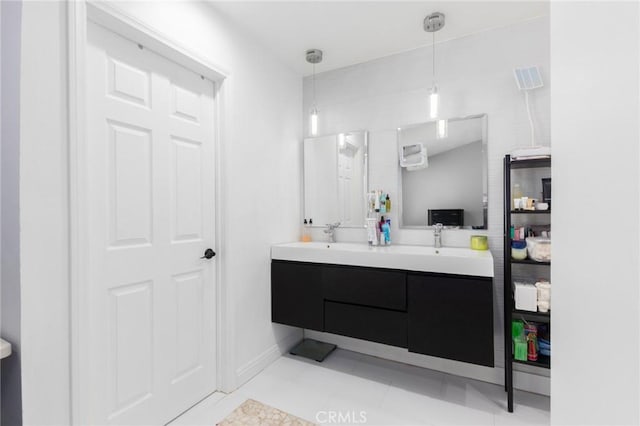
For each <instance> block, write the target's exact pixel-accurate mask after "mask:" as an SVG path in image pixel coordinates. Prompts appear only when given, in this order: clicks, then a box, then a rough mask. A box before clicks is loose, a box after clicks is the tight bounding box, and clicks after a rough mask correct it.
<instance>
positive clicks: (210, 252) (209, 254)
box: [200, 248, 216, 259]
mask: <svg viewBox="0 0 640 426" xmlns="http://www.w3.org/2000/svg"><path fill="white" fill-rule="evenodd" d="M215 255H216V252H215V251H213V250H211V249H210V248H208V249H206V250H205V251H204V256H202V257H201V258H200V259H211V258H212V257H213V256H215Z"/></svg>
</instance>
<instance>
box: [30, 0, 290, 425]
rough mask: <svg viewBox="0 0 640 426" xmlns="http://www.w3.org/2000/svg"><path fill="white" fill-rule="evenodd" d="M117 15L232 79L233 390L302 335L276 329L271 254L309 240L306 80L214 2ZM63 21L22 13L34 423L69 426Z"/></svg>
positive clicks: (42, 11)
mask: <svg viewBox="0 0 640 426" xmlns="http://www.w3.org/2000/svg"><path fill="white" fill-rule="evenodd" d="M114 7H116V8H118V9H120V10H122V11H124V12H125V13H126V14H127V15H129V16H132V17H134V18H135V19H137V20H140V21H143V22H144V23H146V24H147V25H149V26H151V27H153V28H155V29H156V30H157V31H158V32H160V33H163V34H164V35H165V36H166V37H168V38H170V39H172V40H173V41H174V42H175V43H176V44H177V45H180V46H184V47H186V48H187V49H189V50H191V51H192V52H194V53H195V54H196V55H198V56H199V57H202V58H205V59H207V60H208V61H210V62H212V63H215V64H219V65H220V66H221V67H222V68H224V69H226V70H228V71H229V72H230V76H229V77H228V79H227V80H226V82H225V83H224V85H225V89H224V90H225V99H224V102H225V110H224V115H223V119H222V122H221V123H219V124H220V125H221V128H222V143H223V148H222V152H221V156H222V161H221V162H222V164H223V194H222V197H223V198H222V203H221V205H219V206H217V208H218V212H219V213H220V214H221V215H222V218H223V220H224V223H223V229H222V232H221V233H220V234H223V236H224V241H223V244H222V245H221V246H220V245H219V246H218V249H219V252H220V256H219V257H218V258H217V261H218V262H220V263H221V266H222V268H223V274H224V276H223V280H224V282H225V285H226V286H227V288H229V289H230V296H229V298H228V299H227V301H225V303H226V304H227V307H228V308H229V309H230V311H231V312H232V315H233V318H232V320H233V323H234V327H233V328H232V329H231V330H230V336H231V338H230V341H229V342H222V343H223V344H226V345H231V346H232V347H231V350H232V352H233V354H232V357H231V358H232V362H233V365H225V366H224V367H225V368H224V371H223V372H222V373H223V374H225V373H227V374H228V376H229V382H228V383H227V385H228V387H229V388H233V387H234V386H236V385H237V384H240V383H241V382H242V381H245V380H248V379H249V378H250V377H251V376H252V375H253V374H255V373H257V372H258V371H259V370H260V369H261V368H263V367H264V366H266V365H267V364H268V363H269V362H270V361H271V360H273V359H275V358H276V357H277V356H279V355H280V353H281V351H282V350H285V349H288V346H289V345H290V344H291V343H292V342H293V341H294V340H295V339H297V338H299V337H300V332H299V330H296V329H291V328H288V327H284V326H277V325H272V323H271V319H270V279H269V276H270V275H269V270H270V269H269V247H270V245H271V244H273V243H277V242H282V241H290V240H294V239H297V238H298V235H299V223H300V221H301V214H300V208H299V206H300V205H301V196H300V195H301V189H300V183H301V179H300V177H301V166H300V165H301V161H302V151H301V144H300V141H301V139H302V132H301V119H302V117H301V113H300V105H301V103H302V82H301V76H300V75H298V74H296V73H294V72H293V71H291V70H290V69H288V68H287V67H286V66H284V65H282V64H281V63H280V62H278V61H277V60H275V59H274V58H273V56H272V55H270V54H269V53H268V51H266V50H265V49H264V48H263V47H262V46H261V45H260V44H259V43H257V42H256V41H253V40H251V39H250V38H248V37H247V36H245V34H244V33H243V32H242V31H240V30H238V29H237V28H236V27H235V26H234V25H233V24H231V23H230V22H229V20H228V19H225V17H223V16H221V15H220V14H219V13H218V12H217V11H216V10H215V9H213V8H212V7H211V6H210V5H208V4H206V3H204V2H181V1H176V2H156V3H145V2H115V3H114ZM65 14H66V6H65V3H63V2H25V7H24V10H23V33H22V34H23V43H22V55H23V60H22V67H23V70H22V72H23V74H22V83H21V87H22V90H23V92H22V106H21V114H22V124H21V130H22V131H23V134H22V140H21V150H22V152H21V163H20V164H21V167H22V170H21V178H20V184H21V188H20V195H21V220H22V235H21V243H22V248H21V250H22V251H21V255H22V259H24V262H23V264H22V273H23V276H22V290H23V299H22V309H23V312H22V339H23V351H24V354H25V356H24V357H23V366H24V369H23V370H24V376H23V404H24V421H25V424H68V423H69V416H70V414H69V413H70V401H69V363H70V360H69V323H68V321H69V316H68V314H69V304H68V300H69V271H68V262H69V258H68V204H67V203H68V200H67V197H68V193H67V187H68V176H67V170H68V166H69V164H68V160H67V146H68V144H67V129H66V126H65V124H66V119H67V117H66V113H65V111H66V107H67V105H66V78H67V74H66V66H65V64H66V19H65V16H66V15H65ZM43 70H47V72H43ZM220 234H219V235H220ZM43 250H46V251H47V253H46V254H43ZM229 373H230V374H229Z"/></svg>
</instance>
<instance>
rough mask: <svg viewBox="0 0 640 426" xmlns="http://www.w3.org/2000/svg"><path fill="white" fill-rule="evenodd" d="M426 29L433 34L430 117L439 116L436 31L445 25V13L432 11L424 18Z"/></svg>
mask: <svg viewBox="0 0 640 426" xmlns="http://www.w3.org/2000/svg"><path fill="white" fill-rule="evenodd" d="M423 24H424V30H425V31H426V32H428V33H431V34H432V36H433V44H432V46H431V51H432V76H433V84H432V86H431V93H429V118H431V119H432V120H433V119H436V118H438V114H439V109H440V94H439V93H438V85H437V84H436V32H437V31H440V30H441V29H442V28H443V27H444V14H443V13H440V12H435V13H432V14H431V15H428V16H427V17H426V18H424V22H423Z"/></svg>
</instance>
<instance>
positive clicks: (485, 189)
mask: <svg viewBox="0 0 640 426" xmlns="http://www.w3.org/2000/svg"><path fill="white" fill-rule="evenodd" d="M474 118H480V119H482V175H483V179H482V217H483V219H484V224H483V225H482V226H480V225H465V226H445V228H446V229H478V230H487V229H488V228H489V217H488V206H489V196H488V193H489V152H488V146H489V142H488V137H487V129H488V121H489V116H488V114H487V113H481V114H472V115H467V116H462V117H454V118H448V119H447V121H448V122H449V123H451V122H455V121H462V120H469V119H474ZM438 120H442V118H440V119H434V120H429V121H425V122H423V123H415V124H409V125H406V126H403V127H398V128H397V129H396V145H397V143H398V141H399V139H400V133H401V132H402V130H403V129H411V128H415V127H420V126H424V125H425V124H430V123H437V122H438ZM396 155H398V149H396ZM396 164H397V166H398V226H399V228H400V229H419V230H429V229H431V227H430V226H429V225H425V226H419V225H405V224H404V223H403V212H402V206H403V201H402V167H400V158H398V159H397V161H396Z"/></svg>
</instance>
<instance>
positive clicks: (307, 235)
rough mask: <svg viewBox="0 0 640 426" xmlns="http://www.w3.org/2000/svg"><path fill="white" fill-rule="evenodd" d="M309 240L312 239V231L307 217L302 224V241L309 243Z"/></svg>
mask: <svg viewBox="0 0 640 426" xmlns="http://www.w3.org/2000/svg"><path fill="white" fill-rule="evenodd" d="M309 241H311V232H310V229H309V224H308V222H307V219H305V220H304V222H303V224H302V242H303V243H308V242H309Z"/></svg>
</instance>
